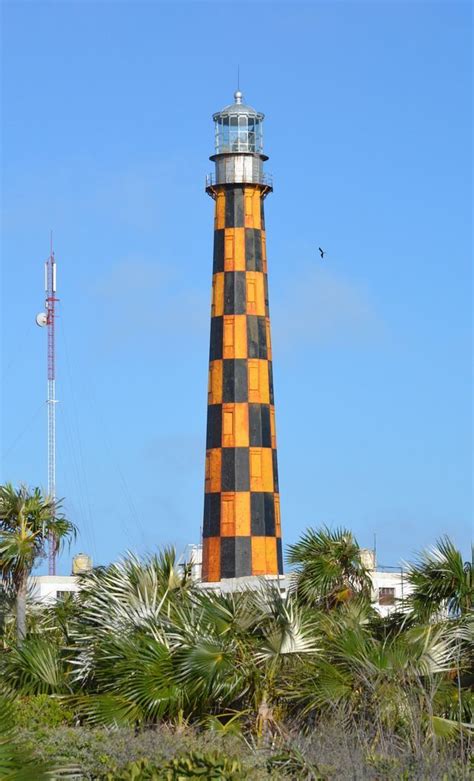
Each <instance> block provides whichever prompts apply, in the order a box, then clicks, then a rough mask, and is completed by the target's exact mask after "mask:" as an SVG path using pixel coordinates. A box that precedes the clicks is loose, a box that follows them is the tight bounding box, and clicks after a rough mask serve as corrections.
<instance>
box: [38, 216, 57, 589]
mask: <svg viewBox="0 0 474 781" xmlns="http://www.w3.org/2000/svg"><path fill="white" fill-rule="evenodd" d="M44 288H45V292H46V300H45V309H46V311H45V312H40V314H39V315H37V317H36V322H37V324H38V325H39V326H46V328H47V330H48V398H47V402H46V403H47V408H48V496H49V498H50V499H51V501H52V503H53V508H54V505H55V501H56V401H57V399H56V340H55V319H56V303H57V302H58V301H59V299H58V298H56V259H55V256H54V250H53V232H52V231H51V244H50V252H49V258H48V260H47V261H46V262H45V264H44ZM56 553H57V547H56V540H55V539H54V536H53V535H50V537H49V540H48V574H49V575H56Z"/></svg>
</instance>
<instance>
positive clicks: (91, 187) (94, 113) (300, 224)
mask: <svg viewBox="0 0 474 781" xmlns="http://www.w3.org/2000/svg"><path fill="white" fill-rule="evenodd" d="M2 12H3V24H2V29H3V32H2V38H3V40H2V49H3V55H2V66H3V69H2V70H3V75H2V95H3V104H2V116H3V120H2V125H3V155H2V156H3V174H2V196H3V230H2V368H3V371H2V375H3V383H2V384H3V393H2V430H1V444H2V472H1V477H2V479H10V480H12V481H14V482H18V481H20V480H23V481H26V482H28V483H29V484H32V485H36V484H39V485H43V486H44V485H45V483H46V410H45V405H44V400H45V395H46V379H45V351H46V341H45V333H44V332H42V331H40V330H39V329H38V328H37V327H36V325H35V324H34V317H35V315H36V313H37V312H38V311H40V310H41V309H42V308H43V295H44V294H43V261H44V259H45V258H46V257H47V254H48V249H49V230H50V228H53V230H54V237H55V238H54V243H55V248H56V256H57V263H58V282H59V295H60V298H61V304H60V307H61V308H60V318H59V323H58V383H57V385H58V389H57V390H58V397H59V399H60V400H61V401H60V404H59V405H58V413H57V414H58V478H57V482H58V493H59V494H60V495H61V496H64V497H65V509H66V510H67V512H68V514H69V515H70V517H71V518H72V519H73V520H74V521H75V522H76V523H77V524H78V525H79V527H80V530H81V531H80V537H79V539H78V541H77V543H76V544H75V546H74V550H75V551H79V550H86V551H88V552H91V553H92V555H93V557H94V560H95V562H96V563H105V562H108V561H111V560H113V559H115V558H116V557H118V556H119V555H120V554H121V553H122V552H124V551H125V550H126V549H132V550H135V551H138V552H140V553H143V552H145V551H149V550H153V549H156V548H157V547H159V546H161V545H164V544H175V545H176V546H177V548H178V550H179V551H182V550H183V548H184V546H185V545H186V544H187V543H190V542H197V541H199V535H200V525H201V516H202V504H203V479H204V474H203V473H204V447H205V442H204V434H205V415H206V403H207V396H206V388H207V357H208V341H209V315H210V290H211V259H212V237H213V203H212V201H211V200H210V199H209V198H208V197H207V196H206V194H205V193H204V176H205V174H206V173H207V172H208V171H210V170H211V166H212V164H211V163H210V162H209V160H208V156H209V155H210V154H212V151H213V127H212V121H211V115H212V113H213V112H214V111H216V110H218V109H219V108H221V107H222V106H223V105H225V104H227V103H229V102H230V101H231V99H232V93H233V91H234V89H235V86H236V71H237V65H238V64H239V65H240V74H241V77H240V80H241V87H242V89H243V91H244V95H245V97H246V100H247V101H248V102H249V103H250V104H252V105H254V106H255V107H256V108H258V109H259V110H261V111H263V112H265V114H266V123H265V151H266V153H267V154H268V155H269V156H270V160H269V161H268V163H267V169H268V171H269V172H271V173H273V176H274V182H275V191H274V193H273V194H272V195H271V196H270V197H269V198H268V199H267V201H266V217H267V243H268V255H269V274H270V307H271V314H272V328H273V352H274V380H275V393H276V404H277V433H278V445H279V463H280V490H281V501H282V523H283V532H284V539H285V541H286V543H291V542H293V541H295V540H296V539H297V537H298V536H299V534H300V533H301V532H302V531H303V530H304V529H305V528H306V527H307V526H309V525H316V526H317V525H320V524H322V523H328V524H331V525H334V526H337V525H345V526H348V527H349V528H351V529H352V530H353V531H354V532H355V534H356V536H357V538H358V540H359V542H360V543H361V544H362V545H365V546H370V545H371V544H372V542H373V535H374V533H376V535H377V549H378V558H379V561H380V563H381V564H387V565H388V564H396V563H397V562H398V561H399V560H400V559H402V558H409V557H410V556H411V555H412V554H413V552H414V551H415V550H418V549H420V548H421V547H423V546H426V545H428V544H429V543H431V542H433V541H434V540H435V539H436V537H438V536H439V535H441V534H443V533H445V532H449V533H450V534H451V535H452V536H453V538H454V539H455V541H456V542H457V543H458V544H459V545H461V546H462V547H463V549H466V548H467V545H468V542H469V537H470V525H471V507H472V504H471V502H472V492H471V487H472V486H471V471H472V463H471V456H472V451H471V444H472V443H471V394H472V376H471V358H472V349H471V348H472V344H471V270H470V254H471V243H470V229H471V207H472V201H471V189H470V177H471V170H472V168H471V162H472V161H471V152H470V139H471V124H470V123H471V84H470V79H471V76H470V74H471V65H470V55H471V51H470V49H471V37H472V29H471V7H470V4H469V3H462V2H435V3H429V2H411V3H409V2H402V1H401V0H400V1H399V2H393V3H391V2H378V3H359V2H345V3H344V2H332V3H329V2H326V3H318V2H313V3H307V4H298V3H295V2H292V3H274V2H271V3H270V2H260V3H258V2H257V3H255V2H254V3H252V4H246V3H242V2H239V3H234V2H219V3H197V2H193V3H182V2H174V3H172V4H171V3H170V4H168V3H161V2H148V3H140V2H106V1H104V2H101V3H94V2H88V1H86V0H84V2H81V3H72V2H63V3H56V2H52V3H42V2H35V3H32V2H25V3H20V2H4V3H3V7H2ZM317 245H321V246H323V247H324V248H325V249H326V250H327V252H328V256H327V262H325V263H321V262H320V261H319V260H318V257H317V253H316V247H317ZM69 560H70V556H69V555H68V554H64V555H63V557H62V560H61V563H60V569H61V571H62V572H64V573H66V572H68V571H69Z"/></svg>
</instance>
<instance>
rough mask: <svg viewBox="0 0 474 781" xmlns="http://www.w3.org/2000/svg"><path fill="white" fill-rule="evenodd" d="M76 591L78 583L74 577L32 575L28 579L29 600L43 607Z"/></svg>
mask: <svg viewBox="0 0 474 781" xmlns="http://www.w3.org/2000/svg"><path fill="white" fill-rule="evenodd" d="M76 591H79V583H78V578H76V577H75V576H74V575H34V576H33V577H31V578H29V579H28V592H29V596H30V598H31V599H33V600H34V601H35V602H41V603H42V604H45V605H48V604H51V603H52V602H56V600H57V599H62V598H63V597H64V596H65V595H66V594H71V593H74V592H76Z"/></svg>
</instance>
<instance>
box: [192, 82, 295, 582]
mask: <svg viewBox="0 0 474 781" xmlns="http://www.w3.org/2000/svg"><path fill="white" fill-rule="evenodd" d="M213 119H214V123H215V154H214V155H213V156H212V157H211V158H210V159H211V160H212V161H213V162H214V163H215V173H213V174H212V175H210V176H208V178H207V186H206V191H207V193H208V194H209V195H210V196H211V197H212V198H213V199H214V201H215V219H214V260H213V277H212V309H211V338H210V354H209V385H208V408H207V442H206V479H205V500H204V523H203V565H202V579H203V581H204V582H217V581H221V580H224V579H226V578H241V577H249V576H252V575H260V576H262V575H267V576H268V575H270V576H277V575H279V574H282V573H283V562H282V548H281V525H280V498H279V493H278V468H277V451H276V435H275V407H274V397H273V377H272V349H271V339H270V314H269V308H268V283H267V254H266V248H265V221H264V209H263V205H264V200H265V197H266V196H267V195H268V193H270V192H271V191H272V185H271V181H270V180H269V178H268V177H267V175H266V174H265V173H264V170H263V164H264V162H265V161H266V160H267V159H268V158H267V157H266V155H264V154H263V119H264V115H263V114H261V113H259V112H258V111H255V109H253V108H251V106H248V105H246V104H245V103H244V100H243V95H242V93H241V92H240V91H237V92H236V93H235V94H234V103H232V104H231V105H230V106H226V108H224V109H222V111H219V112H217V113H216V114H214V116H213Z"/></svg>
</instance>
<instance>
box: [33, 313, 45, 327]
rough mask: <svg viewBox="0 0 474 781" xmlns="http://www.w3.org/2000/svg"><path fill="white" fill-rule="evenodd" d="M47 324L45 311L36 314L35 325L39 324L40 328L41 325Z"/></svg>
mask: <svg viewBox="0 0 474 781" xmlns="http://www.w3.org/2000/svg"><path fill="white" fill-rule="evenodd" d="M47 324H48V315H47V314H46V312H40V313H39V315H36V325H39V326H40V327H41V328H43V326H45V325H47Z"/></svg>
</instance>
